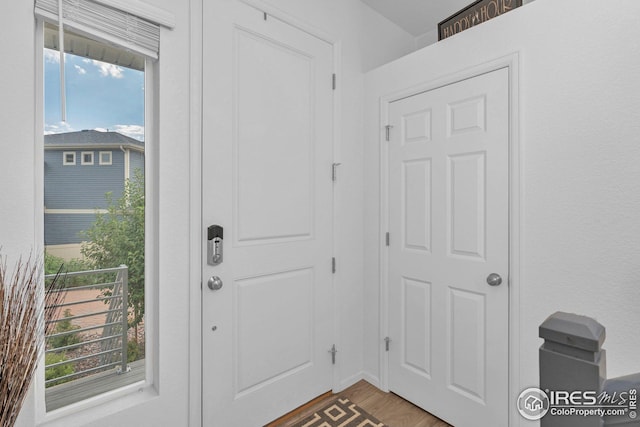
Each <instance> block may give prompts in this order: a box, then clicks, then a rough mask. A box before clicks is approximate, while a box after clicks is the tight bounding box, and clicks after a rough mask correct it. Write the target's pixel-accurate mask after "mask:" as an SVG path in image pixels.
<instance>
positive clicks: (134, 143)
mask: <svg viewBox="0 0 640 427" xmlns="http://www.w3.org/2000/svg"><path fill="white" fill-rule="evenodd" d="M120 147H123V148H129V149H132V150H136V151H141V152H144V142H143V141H138V140H137V139H133V138H130V137H128V136H126V135H123V134H121V133H118V132H100V131H97V130H82V131H79V132H67V133H54V134H50V135H45V136H44V149H45V150H53V149H69V150H72V149H76V150H85V149H108V148H109V149H119V148H120Z"/></svg>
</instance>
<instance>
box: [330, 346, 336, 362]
mask: <svg viewBox="0 0 640 427" xmlns="http://www.w3.org/2000/svg"><path fill="white" fill-rule="evenodd" d="M337 352H338V350H336V345H335V344H334V345H332V346H331V350H329V353H331V364H332V365H335V364H336V353H337Z"/></svg>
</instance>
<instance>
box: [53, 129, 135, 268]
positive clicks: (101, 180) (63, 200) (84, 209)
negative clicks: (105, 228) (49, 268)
mask: <svg viewBox="0 0 640 427" xmlns="http://www.w3.org/2000/svg"><path fill="white" fill-rule="evenodd" d="M136 169H140V170H142V171H144V142H142V141H138V140H136V139H133V138H129V137H128V136H125V135H122V134H120V133H117V132H99V131H95V130H83V131H80V132H69V133H59V134H52V135H46V136H45V137H44V205H45V206H44V240H45V246H46V248H47V251H48V252H50V253H52V254H54V255H58V256H62V257H63V258H70V257H78V256H80V245H81V243H82V236H81V234H80V232H81V231H83V230H86V229H88V228H89V227H90V226H91V225H92V224H93V222H94V221H95V212H96V210H103V209H105V208H106V207H107V206H106V201H105V193H107V192H112V193H113V199H114V200H117V199H118V198H119V197H121V195H122V192H123V190H124V183H125V181H126V180H127V179H128V178H130V177H133V174H134V171H135V170H136Z"/></svg>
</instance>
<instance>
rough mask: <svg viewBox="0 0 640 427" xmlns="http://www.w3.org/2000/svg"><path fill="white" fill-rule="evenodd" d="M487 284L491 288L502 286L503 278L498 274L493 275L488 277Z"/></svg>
mask: <svg viewBox="0 0 640 427" xmlns="http://www.w3.org/2000/svg"><path fill="white" fill-rule="evenodd" d="M487 283H488V284H489V286H500V284H501V283H502V277H500V275H499V274H497V273H491V274H490V275H488V276H487Z"/></svg>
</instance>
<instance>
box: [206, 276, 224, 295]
mask: <svg viewBox="0 0 640 427" xmlns="http://www.w3.org/2000/svg"><path fill="white" fill-rule="evenodd" d="M207 286H208V287H209V289H211V290H212V291H217V290H218V289H222V279H221V278H219V277H218V276H211V277H209V280H208V281H207Z"/></svg>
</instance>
